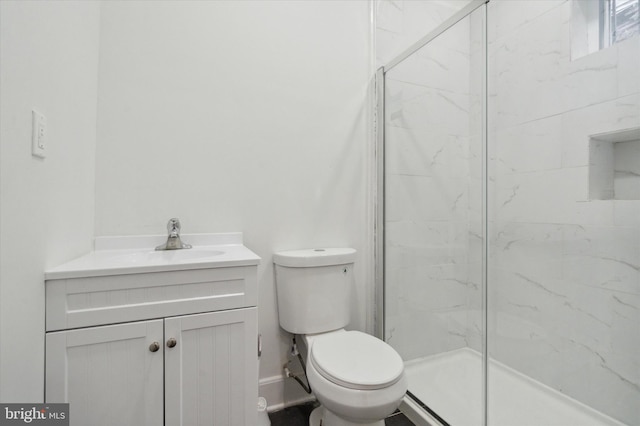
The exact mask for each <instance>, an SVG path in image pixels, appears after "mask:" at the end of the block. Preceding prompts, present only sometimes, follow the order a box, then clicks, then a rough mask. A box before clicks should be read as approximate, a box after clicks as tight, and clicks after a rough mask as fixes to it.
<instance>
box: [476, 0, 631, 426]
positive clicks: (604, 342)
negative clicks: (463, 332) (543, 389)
mask: <svg viewBox="0 0 640 426" xmlns="http://www.w3.org/2000/svg"><path fill="white" fill-rule="evenodd" d="M514 3H515V2H509V1H501V0H492V1H491V3H490V4H489V7H488V16H489V22H490V23H491V22H493V23H495V25H489V36H488V40H489V62H488V65H489V75H488V76H489V111H488V118H489V149H490V156H491V159H492V160H491V165H490V175H491V176H490V185H491V187H490V191H489V193H490V204H489V210H490V214H489V216H490V264H489V292H490V293H489V300H490V307H489V308H490V310H489V312H490V315H491V316H490V322H489V325H490V327H489V333H490V335H489V342H490V353H491V355H492V356H493V357H495V358H496V359H498V360H499V361H501V362H503V363H506V364H507V365H509V366H511V367H513V368H515V369H517V370H519V371H521V372H523V373H524V374H527V375H529V376H531V377H533V378H534V379H536V380H539V381H541V382H542V383H545V384H547V385H549V386H551V387H553V388H555V389H558V390H560V391H562V392H564V393H566V394H567V395H569V396H571V397H573V398H575V399H578V400H579V401H581V402H583V403H585V404H587V405H589V406H591V407H594V408H596V409H598V410H600V411H602V412H604V413H605V414H608V415H610V416H612V417H614V418H617V419H619V420H621V421H623V422H625V423H627V424H638V423H639V422H640V405H639V404H638V401H640V355H639V354H640V219H638V217H640V216H639V215H638V213H640V201H638V200H613V199H612V200H596V199H591V198H590V196H589V171H590V167H591V166H593V164H592V162H590V158H589V155H590V151H589V140H590V137H591V136H592V135H597V134H601V133H609V132H617V131H622V130H627V129H633V128H638V127H640V96H639V95H640V90H639V82H640V38H638V37H635V38H633V39H630V40H626V41H624V42H622V43H619V44H617V45H614V46H613V47H610V48H608V49H604V50H601V51H598V52H595V53H592V54H590V55H587V56H584V57H581V58H579V59H577V60H573V61H572V60H571V52H570V46H571V39H570V37H571V31H570V24H571V5H570V2H569V1H563V0H558V1H527V2H524V1H523V2H517V3H518V4H517V7H516V6H515V5H514ZM634 149H635V148H633V147H632V148H631V151H632V154H633V152H635V150H634ZM637 160H638V161H640V157H639V158H638V159H637ZM505 315H506V316H508V317H510V318H514V317H515V318H518V319H519V321H520V322H521V323H523V324H528V326H526V327H525V326H523V327H521V329H520V330H518V329H516V330H515V331H516V333H515V334H514V333H513V331H514V330H511V333H509V335H507V334H506V333H505V332H504V328H501V327H500V319H499V318H500V317H504V316H505Z"/></svg>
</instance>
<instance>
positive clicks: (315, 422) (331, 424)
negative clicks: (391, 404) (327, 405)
mask: <svg viewBox="0 0 640 426" xmlns="http://www.w3.org/2000/svg"><path fill="white" fill-rule="evenodd" d="M309 426H384V420H377V421H375V422H373V423H371V422H369V423H355V422H350V421H347V420H344V419H341V418H339V417H337V416H336V415H335V414H333V413H332V412H330V411H325V409H324V407H323V406H320V407H318V408H316V409H315V410H313V411H312V412H311V415H310V416H309Z"/></svg>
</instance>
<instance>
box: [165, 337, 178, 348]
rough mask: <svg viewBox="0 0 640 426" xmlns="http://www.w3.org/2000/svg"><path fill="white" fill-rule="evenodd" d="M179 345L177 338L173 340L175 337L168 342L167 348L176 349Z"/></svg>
mask: <svg viewBox="0 0 640 426" xmlns="http://www.w3.org/2000/svg"><path fill="white" fill-rule="evenodd" d="M177 344H178V342H177V341H176V339H175V338H173V337H172V338H171V339H169V340H167V347H168V348H173V347H175V346H176V345H177Z"/></svg>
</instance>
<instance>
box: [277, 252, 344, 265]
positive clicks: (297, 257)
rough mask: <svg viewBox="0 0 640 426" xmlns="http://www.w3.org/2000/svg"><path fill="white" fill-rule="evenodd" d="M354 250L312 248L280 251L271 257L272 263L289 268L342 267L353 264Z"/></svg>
mask: <svg viewBox="0 0 640 426" xmlns="http://www.w3.org/2000/svg"><path fill="white" fill-rule="evenodd" d="M355 258H356V250H355V249H352V248H312V249H303V250H287V251H280V252H278V253H275V254H274V255H273V263H275V264H276V265H280V266H288V267H290V268H311V267H314V266H329V265H344V264H346V263H353V262H354V260H355Z"/></svg>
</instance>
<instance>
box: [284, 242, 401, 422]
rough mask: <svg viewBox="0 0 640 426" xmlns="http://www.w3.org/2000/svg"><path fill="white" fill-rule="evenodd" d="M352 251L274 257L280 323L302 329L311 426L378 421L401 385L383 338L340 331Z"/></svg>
mask: <svg viewBox="0 0 640 426" xmlns="http://www.w3.org/2000/svg"><path fill="white" fill-rule="evenodd" d="M355 253H356V252H355V250H353V249H309V250H294V251H288V252H280V253H276V254H275V255H274V263H275V264H276V289H277V295H278V314H279V320H280V325H281V326H282V328H284V329H285V330H287V331H289V332H291V333H294V334H299V335H302V337H303V339H302V342H303V346H304V347H303V348H301V349H302V353H303V355H304V354H306V355H304V356H305V358H306V367H307V369H306V374H307V379H308V382H309V385H310V386H311V389H312V390H313V393H314V394H315V396H316V398H317V399H318V402H319V403H320V404H321V405H320V407H319V408H317V409H316V410H314V412H313V413H312V416H311V419H310V423H309V424H310V425H311V426H319V425H320V424H322V426H383V425H384V418H385V417H387V416H388V415H390V414H391V413H393V412H394V411H395V410H396V408H398V406H399V405H400V402H401V400H402V397H403V396H404V394H405V392H406V391H407V379H406V376H405V373H404V364H403V362H402V358H401V357H400V355H398V353H397V352H396V351H395V350H394V349H393V348H392V347H391V346H389V345H388V344H386V343H385V342H383V341H382V340H380V339H377V338H375V337H373V336H371V335H368V334H366V333H362V332H359V331H346V330H345V329H344V327H345V326H346V325H347V324H348V321H349V306H350V305H349V295H350V293H351V290H352V289H351V286H352V285H353V273H352V270H353V263H354V260H355Z"/></svg>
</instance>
